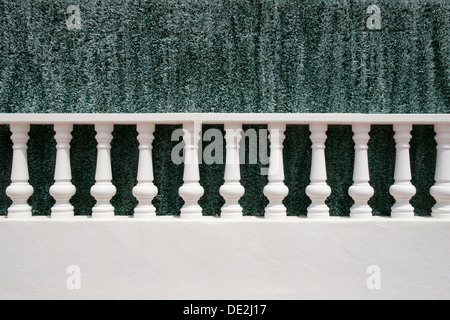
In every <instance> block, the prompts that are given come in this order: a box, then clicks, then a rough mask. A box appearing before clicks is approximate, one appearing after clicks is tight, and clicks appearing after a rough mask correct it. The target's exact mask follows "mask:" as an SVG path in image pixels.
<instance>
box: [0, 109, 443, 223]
mask: <svg viewBox="0 0 450 320" xmlns="http://www.w3.org/2000/svg"><path fill="white" fill-rule="evenodd" d="M68 119H70V123H69V122H68ZM0 124H8V125H10V130H11V132H12V136H11V140H12V143H13V159H12V167H11V184H10V186H9V187H8V188H7V189H6V194H7V196H8V197H9V198H10V199H11V200H12V204H11V206H10V207H9V208H8V211H7V218H8V219H30V218H31V217H32V208H31V206H30V205H29V203H28V200H29V198H30V197H31V196H32V194H33V192H34V189H33V187H32V186H31V185H30V183H29V172H28V158H27V150H28V149H27V142H28V140H29V136H28V133H29V131H30V125H54V130H55V140H56V149H57V151H56V159H55V161H56V162H55V174H54V180H55V182H54V184H53V185H52V186H51V188H50V189H49V193H50V195H51V196H52V197H53V198H54V199H55V205H54V206H53V207H52V209H51V218H53V219H71V218H73V217H74V207H73V205H72V204H71V202H70V201H71V198H72V197H73V196H74V194H75V192H76V189H75V186H74V185H73V184H72V172H71V163H70V162H71V157H72V158H73V157H77V155H76V154H72V155H71V149H70V143H71V141H72V135H71V132H72V129H73V125H75V124H90V125H92V124H94V125H95V130H96V132H97V135H96V140H97V163H96V174H95V185H94V186H93V187H92V188H91V194H92V196H93V197H94V198H95V200H96V204H95V206H94V207H93V208H92V218H93V219H108V218H112V217H114V216H115V214H114V212H115V210H114V207H113V206H112V205H111V199H112V198H113V197H114V195H115V194H116V192H117V190H116V187H115V186H114V185H113V183H112V179H113V173H112V168H111V160H112V159H111V141H112V138H113V136H112V132H113V129H114V125H115V124H118V125H119V124H122V125H124V124H125V125H131V124H133V125H137V127H136V129H137V132H138V141H139V162H138V170H137V185H136V186H135V187H134V188H133V190H132V191H133V195H134V197H135V198H136V199H137V200H138V205H137V206H136V208H135V209H134V218H135V219H154V218H156V209H155V206H154V205H153V203H152V202H153V200H154V199H155V197H156V196H157V195H158V187H157V186H156V185H155V183H154V172H153V169H154V168H153V159H152V149H153V142H154V139H155V136H154V132H155V128H156V125H173V124H183V132H184V137H183V140H184V143H185V145H184V176H183V180H184V183H183V185H182V186H181V187H180V189H179V190H178V193H179V196H180V197H181V198H182V199H183V200H184V206H183V207H182V208H181V212H180V217H181V218H182V219H190V218H201V217H202V216H203V210H202V207H201V206H200V205H199V200H200V198H201V197H202V196H203V194H204V189H203V187H202V186H201V185H200V169H199V164H200V160H201V159H199V154H200V153H199V151H200V150H199V149H200V148H199V144H200V139H201V138H202V137H201V132H202V124H223V125H224V127H225V132H226V135H225V137H224V141H225V142H226V159H225V164H224V166H225V174H224V184H223V185H222V186H221V187H220V195H221V196H222V197H223V198H224V200H225V204H224V205H223V207H222V208H221V218H222V219H240V218H242V216H243V208H242V206H241V205H240V203H239V201H240V199H241V198H242V197H243V196H244V194H245V188H244V187H243V186H242V184H241V172H240V165H241V163H240V162H239V161H240V154H239V151H240V141H241V140H242V136H243V135H242V126H243V124H267V125H268V128H269V132H270V136H269V140H270V164H269V171H268V184H267V185H266V186H265V188H264V190H263V194H262V195H261V198H262V196H263V195H264V196H265V197H267V199H268V200H269V204H268V205H267V207H266V208H265V215H264V217H265V219H267V220H271V219H286V218H287V209H286V207H285V205H284V204H283V201H284V200H285V198H286V197H287V196H288V194H289V189H288V186H286V184H285V181H284V180H285V172H284V161H285V159H284V157H283V142H284V140H285V134H284V132H285V130H286V125H288V124H289V125H309V127H310V131H311V136H310V138H311V142H312V155H311V172H310V180H311V183H310V185H308V186H307V188H306V190H305V193H306V194H307V195H308V197H309V198H310V199H311V205H310V206H309V207H308V209H307V217H308V218H328V217H329V216H330V208H329V207H328V206H327V204H326V200H327V199H328V197H329V196H330V195H331V192H332V190H331V188H330V186H329V185H328V184H327V167H326V158H325V142H326V140H327V129H328V125H352V128H353V133H354V135H353V140H354V143H355V159H354V168H353V185H352V186H351V187H350V188H349V190H348V193H349V195H350V196H351V197H352V199H353V200H354V205H353V206H352V207H351V208H350V219H354V218H371V217H372V208H371V207H370V206H369V204H368V203H369V200H370V199H371V198H372V197H373V195H374V193H375V192H376V191H377V190H374V188H373V187H372V186H371V185H370V172H369V159H368V148H369V147H368V142H369V140H370V129H371V126H372V125H392V126H393V128H394V131H395V136H394V139H395V143H396V158H395V174H394V180H395V182H394V184H393V185H392V186H390V194H391V195H392V196H393V197H394V199H395V204H394V205H393V207H392V209H391V210H392V211H391V216H392V218H413V217H414V214H415V213H414V207H413V206H412V205H411V203H410V201H411V199H412V197H413V196H414V195H415V194H416V188H415V187H414V185H413V184H412V182H411V180H412V175H411V164H410V154H409V152H410V144H409V143H410V140H411V138H412V135H411V131H412V126H413V125H434V127H435V131H436V138H435V139H436V142H437V158H436V172H435V181H436V182H435V185H434V186H432V187H431V189H430V194H431V195H432V196H433V197H434V198H435V200H436V204H435V205H434V207H433V208H432V214H431V215H432V217H433V218H440V219H441V218H442V219H445V218H447V219H450V115H447V114H438V115H432V114H429V115H405V114H402V115H392V114H389V115H382V114H375V115H374V114H371V115H361V114H251V115H248V114H137V115H134V114H71V115H64V114H48V115H46V114H1V117H0ZM305 152H307V150H305ZM174 192H175V193H176V190H174ZM40 214H42V213H40ZM162 214H163V215H164V213H162ZM346 214H347V213H345V212H343V213H342V215H346Z"/></svg>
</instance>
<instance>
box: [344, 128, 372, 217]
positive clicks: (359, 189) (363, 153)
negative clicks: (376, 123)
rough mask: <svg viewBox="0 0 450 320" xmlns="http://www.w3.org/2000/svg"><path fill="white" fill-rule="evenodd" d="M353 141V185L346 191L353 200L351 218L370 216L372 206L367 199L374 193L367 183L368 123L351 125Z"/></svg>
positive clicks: (368, 177) (368, 176)
mask: <svg viewBox="0 0 450 320" xmlns="http://www.w3.org/2000/svg"><path fill="white" fill-rule="evenodd" d="M353 132H354V135H353V141H355V165H354V169H353V185H352V186H351V187H350V189H349V191H348V193H349V195H350V196H351V197H352V198H353V200H354V201H355V204H354V205H353V206H352V207H351V209H350V217H351V218H370V217H372V208H371V207H370V206H369V204H368V201H369V200H370V198H372V197H373V195H374V189H373V188H372V186H371V185H370V184H369V179H370V175H369V157H368V154H367V150H368V149H369V147H368V146H367V143H368V142H369V139H370V136H369V132H370V124H366V123H361V124H354V125H353Z"/></svg>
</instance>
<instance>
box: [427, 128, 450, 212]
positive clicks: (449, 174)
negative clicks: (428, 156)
mask: <svg viewBox="0 0 450 320" xmlns="http://www.w3.org/2000/svg"><path fill="white" fill-rule="evenodd" d="M435 131H436V142H437V158H436V173H435V180H436V184H435V185H434V186H433V187H431V190H430V193H431V195H432V196H433V197H434V198H435V199H436V205H435V206H434V207H433V208H432V212H431V215H432V217H434V218H447V219H450V124H448V123H445V124H437V125H436V126H435Z"/></svg>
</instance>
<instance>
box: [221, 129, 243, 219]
mask: <svg viewBox="0 0 450 320" xmlns="http://www.w3.org/2000/svg"><path fill="white" fill-rule="evenodd" d="M225 132H226V135H225V140H226V142H227V146H226V148H227V153H226V154H227V155H226V163H225V183H224V185H223V186H222V187H220V195H221V196H222V197H223V198H224V199H225V204H224V205H223V207H222V210H221V215H220V216H221V218H224V219H225V218H226V219H228V218H230V219H232V218H240V217H242V207H241V205H240V204H239V199H241V198H242V196H243V195H244V193H245V189H244V187H243V186H242V185H241V182H240V181H241V173H240V165H239V143H240V141H241V139H242V135H241V134H242V124H237V123H227V124H225Z"/></svg>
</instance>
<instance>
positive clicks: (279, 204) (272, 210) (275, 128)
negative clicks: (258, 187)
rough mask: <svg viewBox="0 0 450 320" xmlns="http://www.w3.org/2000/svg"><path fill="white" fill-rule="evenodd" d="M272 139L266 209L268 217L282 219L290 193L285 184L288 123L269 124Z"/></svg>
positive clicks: (265, 193) (266, 189)
mask: <svg viewBox="0 0 450 320" xmlns="http://www.w3.org/2000/svg"><path fill="white" fill-rule="evenodd" d="M269 131H270V135H269V140H270V164H269V176H268V178H269V183H268V185H267V186H266V187H265V188H264V195H265V196H266V197H267V199H269V204H268V206H267V207H266V210H265V218H266V219H280V218H285V217H286V216H287V213H286V207H285V206H284V204H283V200H284V198H286V196H287V195H288V194H289V189H288V187H287V186H286V185H285V184H284V164H283V141H284V139H285V135H284V132H285V131H286V125H284V124H278V123H277V124H269Z"/></svg>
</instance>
